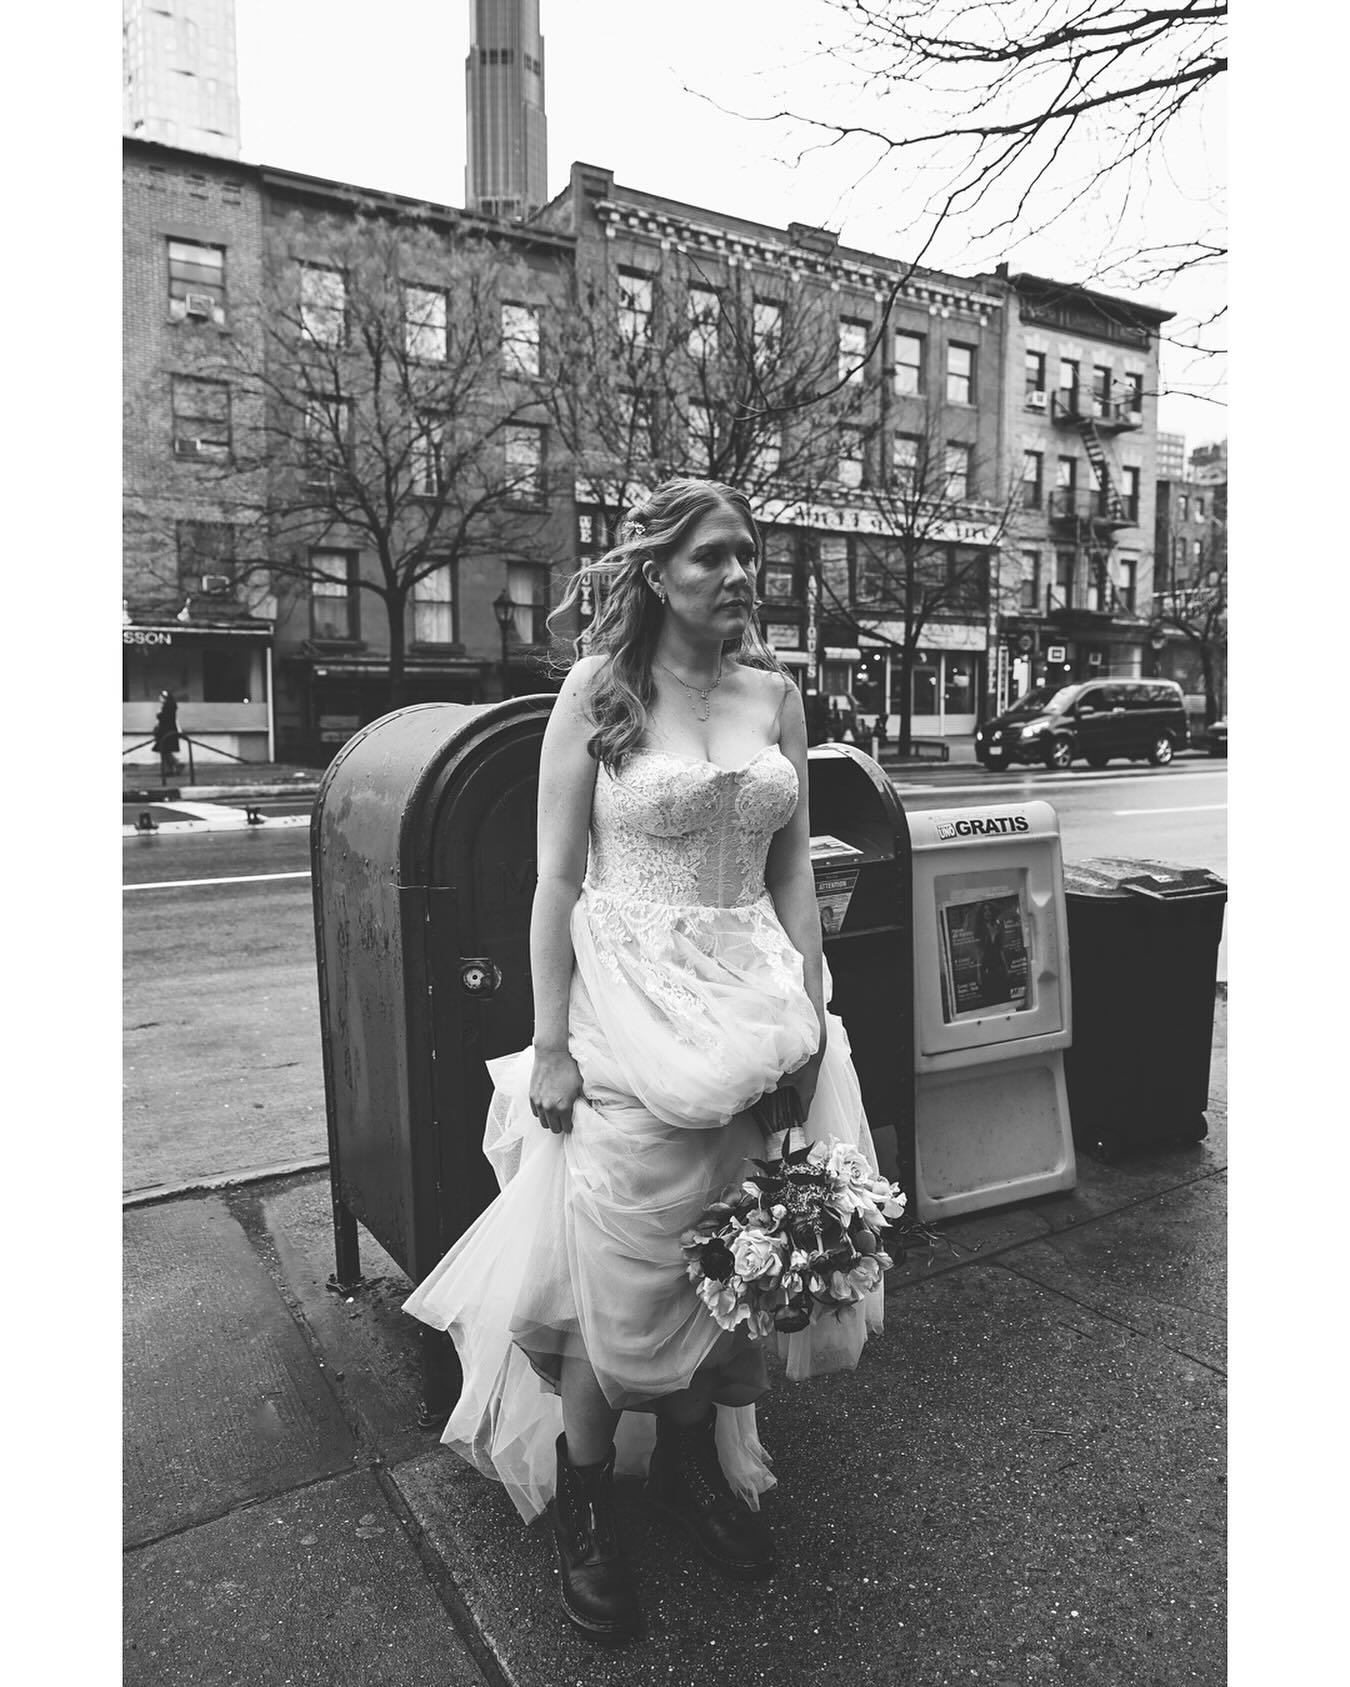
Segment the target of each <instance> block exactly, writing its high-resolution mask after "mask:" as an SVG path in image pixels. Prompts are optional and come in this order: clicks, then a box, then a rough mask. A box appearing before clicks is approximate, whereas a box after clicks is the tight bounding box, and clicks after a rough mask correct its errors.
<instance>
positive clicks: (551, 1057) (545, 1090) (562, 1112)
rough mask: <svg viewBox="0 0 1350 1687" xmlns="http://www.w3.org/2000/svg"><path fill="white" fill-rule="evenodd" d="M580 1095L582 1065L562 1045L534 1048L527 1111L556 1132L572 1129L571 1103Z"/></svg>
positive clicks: (547, 1128) (548, 1128)
mask: <svg viewBox="0 0 1350 1687" xmlns="http://www.w3.org/2000/svg"><path fill="white" fill-rule="evenodd" d="M580 1095H581V1068H580V1067H579V1066H578V1065H577V1063H576V1061H575V1060H573V1059H572V1056H571V1055H570V1054H569V1053H568V1051H567V1050H566V1049H564V1048H536V1049H535V1051H534V1070H533V1071H532V1072H531V1073H530V1112H531V1113H533V1114H534V1116H535V1118H536V1119H538V1121H539V1123H540V1124H541V1125H543V1126H544V1127H545V1129H546V1130H551V1131H552V1132H553V1133H554V1134H555V1135H556V1134H557V1133H558V1132H559V1131H570V1130H571V1128H572V1104H573V1103H574V1102H575V1101H577V1100H578V1099H579V1097H580Z"/></svg>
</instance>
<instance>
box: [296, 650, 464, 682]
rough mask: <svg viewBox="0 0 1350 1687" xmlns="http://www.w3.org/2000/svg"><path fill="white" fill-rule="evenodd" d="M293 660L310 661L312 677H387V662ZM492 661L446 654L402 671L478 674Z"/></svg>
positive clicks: (304, 657)
mask: <svg viewBox="0 0 1350 1687" xmlns="http://www.w3.org/2000/svg"><path fill="white" fill-rule="evenodd" d="M289 659H290V660H291V661H293V662H309V663H312V664H313V670H314V677H315V679H343V678H345V677H346V676H347V675H348V674H351V675H375V676H378V677H379V678H380V679H387V678H388V677H389V664H388V662H371V661H351V662H344V661H342V660H340V659H335V658H334V657H331V656H329V657H323V656H314V655H312V654H311V655H305V654H304V653H303V652H298V651H297V652H296V653H295V654H294V655H293V656H291V657H290V658H289ZM496 665H497V664H496V663H495V662H489V661H487V660H480V661H475V660H474V659H473V658H472V657H470V656H447V657H445V659H444V660H443V661H438V662H427V661H420V662H407V663H405V664H404V668H403V672H404V673H405V674H406V675H407V676H408V677H409V678H410V679H415V678H416V677H417V675H418V674H481V673H483V672H484V671H485V670H486V669H488V668H493V667H496Z"/></svg>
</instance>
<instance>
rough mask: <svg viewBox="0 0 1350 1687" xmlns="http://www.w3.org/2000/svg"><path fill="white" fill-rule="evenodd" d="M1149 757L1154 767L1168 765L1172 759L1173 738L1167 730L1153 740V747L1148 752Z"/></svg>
mask: <svg viewBox="0 0 1350 1687" xmlns="http://www.w3.org/2000/svg"><path fill="white" fill-rule="evenodd" d="M1148 759H1149V760H1150V761H1151V762H1152V763H1153V765H1154V767H1166V766H1167V764H1168V762H1170V761H1171V759H1172V740H1171V737H1170V736H1169V735H1168V734H1167V733H1166V732H1160V733H1159V734H1158V736H1157V737H1156V738H1155V739H1154V740H1153V748H1152V749H1151V750H1150V751H1149V753H1148Z"/></svg>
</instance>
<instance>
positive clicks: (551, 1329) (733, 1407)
mask: <svg viewBox="0 0 1350 1687" xmlns="http://www.w3.org/2000/svg"><path fill="white" fill-rule="evenodd" d="M797 795H798V789H797V774H796V770H795V769H794V767H793V765H792V763H791V762H790V761H789V760H788V759H787V758H786V757H785V756H784V755H783V754H782V752H781V751H780V750H779V749H778V748H777V746H775V745H770V746H768V747H767V748H765V749H764V750H761V751H760V752H759V754H758V755H756V756H754V757H753V758H752V759H751V760H750V761H749V762H747V763H746V765H745V766H744V767H740V768H722V767H718V766H716V765H715V764H714V763H712V762H704V761H694V760H690V759H688V758H685V757H681V756H672V755H667V754H665V753H663V752H661V751H657V750H639V751H636V752H634V753H632V754H631V755H630V756H629V757H628V758H627V759H626V760H625V762H624V764H623V767H622V770H621V772H620V773H619V774H618V775H617V776H613V775H611V774H610V773H609V772H608V771H606V770H605V769H604V768H601V769H600V770H599V772H598V774H597V776H596V786H595V798H594V802H593V806H592V811H591V832H590V859H589V865H588V869H587V874H586V881H585V884H584V885H583V887H582V890H581V894H580V896H579V897H578V899H577V903H576V907H575V910H574V912H573V915H572V925H571V934H572V943H573V948H574V952H575V956H576V964H575V967H574V969H573V973H572V983H571V996H570V1008H569V1022H568V1023H569V1040H570V1045H571V1050H572V1054H573V1056H574V1058H575V1059H576V1062H577V1065H578V1067H579V1068H580V1070H581V1075H582V1079H583V1083H584V1096H585V1098H584V1099H583V1100H581V1101H579V1102H578V1103H577V1105H576V1106H575V1108H574V1109H573V1115H572V1118H573V1128H572V1130H571V1132H570V1133H565V1134H560V1135H555V1134H553V1133H552V1132H550V1131H547V1130H545V1129H544V1128H543V1127H542V1126H541V1125H540V1124H539V1123H538V1122H537V1120H536V1119H535V1118H534V1116H533V1115H532V1114H531V1112H530V1110H529V1100H528V1089H529V1080H530V1068H531V1062H532V1055H531V1053H530V1051H529V1050H528V1049H526V1050H523V1051H521V1052H520V1053H519V1054H512V1055H506V1056H503V1057H502V1058H501V1059H499V1060H494V1061H490V1062H489V1069H490V1071H491V1074H492V1078H493V1082H494V1084H495V1086H496V1093H495V1095H494V1097H493V1101H492V1105H491V1108H490V1111H489V1116H488V1120H487V1128H486V1132H485V1136H484V1142H483V1148H484V1152H485V1153H486V1154H487V1156H488V1158H489V1159H490V1160H491V1161H492V1164H493V1167H494V1169H495V1171H496V1173H497V1178H498V1181H499V1183H500V1184H501V1193H500V1194H499V1195H498V1196H497V1198H496V1199H495V1200H494V1201H493V1203H492V1205H491V1206H490V1207H488V1209H487V1211H486V1212H484V1213H483V1214H482V1215H481V1216H480V1217H479V1218H478V1219H477V1220H476V1222H475V1223H474V1224H473V1225H471V1226H470V1228H469V1229H468V1230H467V1231H466V1232H465V1234H464V1235H463V1236H462V1237H461V1238H460V1240H459V1241H458V1242H457V1243H456V1244H455V1246H454V1247H453V1248H452V1249H451V1250H450V1252H449V1253H448V1254H447V1255H446V1257H445V1258H444V1259H443V1260H442V1261H441V1263H440V1264H439V1265H438V1266H436V1268H435V1269H434V1270H433V1271H432V1272H431V1274H430V1275H429V1276H428V1277H427V1278H426V1279H425V1281H424V1282H422V1283H421V1284H420V1285H419V1286H418V1288H417V1289H416V1291H415V1292H414V1293H413V1295H412V1296H411V1297H410V1298H409V1299H408V1300H407V1301H406V1302H405V1303H404V1309H405V1310H406V1311H408V1312H410V1313H412V1314H413V1315H414V1316H415V1317H417V1318H419V1319H421V1320H422V1321H423V1322H424V1323H427V1324H430V1325H433V1326H434V1327H435V1328H437V1329H441V1330H448V1331H449V1332H450V1334H451V1336H452V1337H453V1339H454V1342H455V1345H456V1348H457V1350H458V1353H459V1358H460V1363H461V1367H462V1370H463V1376H464V1382H463V1389H462V1392H461V1394H460V1398H459V1402H458V1404H457V1405H456V1407H455V1410H454V1413H453V1415H452V1416H451V1418H450V1421H449V1423H448V1425H447V1426H446V1429H445V1434H444V1436H443V1439H444V1441H445V1442H446V1444H447V1445H448V1446H450V1447H453V1448H454V1449H455V1451H456V1452H458V1453H460V1454H462V1455H463V1456H464V1457H465V1458H467V1459H469V1460H470V1461H471V1462H472V1463H473V1464H474V1465H476V1466H477V1467H478V1469H480V1470H481V1471H483V1472H484V1474H486V1475H489V1476H494V1477H496V1478H498V1479H499V1480H500V1481H502V1482H503V1483H504V1484H505V1485H506V1487H507V1489H508V1491H509V1492H510V1494H511V1497H512V1499H513V1500H514V1501H515V1503H516V1506H517V1508H518V1509H519V1511H520V1513H521V1515H522V1516H523V1517H525V1518H526V1519H527V1520H528V1519H529V1518H531V1517H534V1516H535V1515H537V1514H538V1513H539V1512H540V1511H541V1510H542V1509H543V1507H544V1505H545V1504H546V1503H547V1501H548V1500H549V1498H550V1497H551V1495H552V1492H553V1482H554V1442H555V1440H556V1438H557V1436H558V1434H559V1432H560V1431H561V1428H562V1409H561V1402H560V1400H559V1398H558V1395H557V1392H556V1386H555V1383H556V1378H557V1375H558V1372H559V1368H560V1363H561V1359H562V1357H563V1356H564V1355H566V1354H567V1353H569V1352H580V1351H583V1350H584V1352H585V1354H586V1356H587V1357H588V1358H589V1360H590V1363H591V1365H592V1367H593V1369H594V1371H595V1373H596V1376H597V1378H598V1379H599V1381H600V1384H601V1387H602V1388H603V1390H604V1392H605V1395H606V1397H607V1399H608V1400H609V1401H610V1402H611V1404H613V1405H615V1406H619V1407H623V1408H625V1411H624V1414H623V1416H622V1417H621V1419H620V1420H619V1429H618V1433H617V1435H616V1438H615V1447H616V1453H617V1458H616V1471H617V1473H618V1474H619V1475H621V1476H622V1475H625V1474H641V1473H643V1472H644V1471H645V1468H646V1462H647V1455H648V1453H649V1452H650V1450H651V1446H652V1443H653V1440H654V1420H653V1417H652V1408H653V1406H654V1404H655V1402H656V1401H657V1400H658V1399H659V1398H660V1397H661V1396H662V1395H664V1394H669V1393H672V1392H674V1391H676V1390H678V1389H681V1388H685V1387H687V1386H688V1385H689V1383H690V1381H691V1379H692V1377H693V1375H694V1373H695V1371H699V1372H700V1373H702V1374H703V1375H705V1376H708V1377H710V1378H711V1379H712V1381H713V1384H714V1387H713V1398H714V1399H715V1400H716V1401H717V1403H718V1406H719V1410H718V1414H717V1419H718V1426H717V1433H718V1449H719V1452H720V1455H721V1459H722V1465H723V1468H724V1469H725V1471H726V1473H727V1476H728V1478H729V1479H730V1481H731V1482H732V1483H733V1485H734V1486H735V1487H736V1488H737V1489H738V1490H739V1491H740V1492H741V1493H743V1494H744V1495H745V1497H746V1498H747V1499H748V1500H749V1501H750V1503H751V1504H753V1505H757V1504H758V1495H759V1494H760V1493H761V1492H763V1491H764V1490H765V1489H766V1488H769V1487H772V1486H773V1483H774V1478H773V1475H772V1474H771V1472H770V1469H769V1460H768V1455H767V1454H766V1453H765V1451H764V1449H763V1448H762V1447H761V1446H760V1444H759V1441H758V1438H757V1435H756V1426H755V1408H754V1401H755V1399H756V1398H757V1397H758V1396H759V1395H760V1394H762V1393H763V1392H764V1391H765V1389H766V1388H767V1386H768V1375H767V1371H766V1368H765V1363H764V1346H765V1343H764V1342H763V1341H762V1340H761V1341H751V1340H750V1339H749V1337H748V1336H747V1335H746V1333H745V1331H744V1329H743V1328H742V1329H740V1330H737V1331H735V1332H734V1333H732V1332H727V1331H723V1330H722V1329H720V1328H719V1327H718V1326H717V1325H716V1324H715V1323H714V1322H713V1320H712V1318H711V1317H710V1316H709V1314H708V1313H707V1311H706V1310H705V1309H704V1307H703V1306H702V1304H701V1303H700V1302H699V1300H698V1299H697V1298H696V1296H695V1294H694V1291H693V1288H692V1286H691V1284H690V1283H689V1281H688V1278H687V1277H686V1274H685V1261H684V1257H683V1255H682V1254H681V1252H680V1236H681V1233H682V1232H683V1231H685V1230H687V1229H688V1228H689V1227H690V1226H691V1225H692V1224H694V1223H695V1222H696V1221H697V1220H698V1219H699V1218H700V1217H701V1216H702V1214H703V1212H704V1211H705V1210H706V1208H707V1207H708V1205H709V1204H710V1203H711V1202H713V1201H715V1200H716V1199H717V1198H718V1196H719V1195H720V1194H721V1193H722V1192H723V1190H724V1189H725V1188H726V1186H727V1185H728V1184H729V1183H733V1182H735V1181H737V1180H738V1179H739V1178H740V1177H741V1176H742V1175H746V1171H745V1162H746V1160H747V1159H748V1158H751V1157H755V1156H762V1155H763V1154H764V1151H765V1149H764V1139H763V1136H762V1135H761V1132H760V1129H759V1127H758V1125H757V1124H756V1123H755V1121H754V1120H753V1119H751V1118H750V1117H749V1116H748V1115H747V1114H746V1113H745V1109H746V1108H748V1107H749V1106H750V1105H751V1104H752V1103H753V1102H755V1101H756V1100H757V1099H758V1098H759V1097H760V1096H761V1095H763V1094H764V1093H765V1092H766V1091H770V1090H773V1089H775V1088H776V1087H777V1085H778V1083H779V1081H780V1079H781V1078H782V1077H783V1075H784V1074H786V1073H789V1072H792V1071H794V1070H795V1069H796V1068H797V1067H799V1066H801V1065H802V1064H803V1063H804V1062H805V1061H806V1060H807V1059H809V1058H810V1055H811V1053H812V1051H813V1050H814V1049H815V1047H816V1042H817V1024H816V1015H815V1011H814V1009H813V1008H812V1006H811V1002H810V999H809V998H808V996H807V994H806V991H805V989H804V988H803V984H802V960H801V956H800V955H799V954H798V952H797V950H796V949H795V948H794V947H793V946H792V944H791V942H790V941H789V939H788V937H787V934H786V933H785V931H784V930H783V927H782V925H781V924H780V923H779V920H778V916H777V914H776V912H775V910H774V906H773V903H772V901H771V900H770V898H769V896H768V894H767V892H766V890H765V888H764V865H765V860H766V857H767V854H768V849H769V844H770V842H771V840H772V838H773V835H774V833H775V832H776V831H777V830H778V828H779V827H780V826H782V825H783V824H784V822H785V821H786V820H787V819H788V818H789V817H790V816H791V814H792V812H793V809H794V807H795V805H796V802H797ZM828 997H829V976H828V972H827V974H826V999H827V1000H828ZM826 1017H827V1027H828V1035H827V1042H826V1051H825V1057H824V1060H823V1062H822V1066H821V1072H820V1080H819V1085H818V1087H817V1089H816V1093H815V1099H814V1101H813V1103H812V1106H811V1112H810V1116H809V1118H808V1119H807V1121H806V1135H807V1137H808V1139H811V1140H814V1139H816V1138H818V1137H822V1136H835V1137H838V1138H840V1139H842V1140H844V1141H847V1142H850V1143H853V1144H856V1145H857V1146H859V1147H860V1148H861V1150H862V1152H863V1153H864V1155H865V1156H866V1157H867V1159H868V1161H869V1162H870V1163H871V1164H872V1165H873V1166H874V1167H875V1164H876V1156H875V1152H874V1150H873V1147H872V1138H871V1133H870V1131H869V1129H868V1126H867V1120H866V1117H865V1115H864V1113H863V1107H862V1098H861V1095H860V1093H859V1089H858V1081H857V1077H856V1075H855V1074H854V1071H853V1066H852V1062H851V1060H850V1058H849V1044H848V1038H847V1035H846V1033H845V1031H844V1027H843V1024H842V1022H841V1021H840V1020H839V1019H838V1018H837V1017H836V1016H835V1015H833V1014H827V1016H826ZM881 1322H882V1293H881V1290H880V1289H879V1288H878V1289H876V1290H874V1291H872V1292H871V1293H870V1294H869V1295H868V1296H867V1297H866V1298H865V1299H864V1300H863V1301H862V1302H860V1303H858V1304H857V1305H855V1306H852V1307H850V1308H848V1309H847V1310H846V1311H845V1312H844V1314H843V1315H842V1316H840V1317H835V1316H828V1317H826V1318H825V1319H823V1320H822V1321H821V1322H820V1323H817V1324H813V1325H811V1326H810V1327H809V1328H808V1329H806V1330H803V1331H801V1332H800V1333H799V1334H795V1335H790V1336H778V1337H776V1338H774V1339H775V1340H776V1342H777V1343H778V1345H779V1349H780V1351H781V1352H782V1354H783V1356H784V1358H785V1361H786V1369H787V1374H788V1376H789V1377H790V1378H793V1379H794V1380H795V1379H800V1378H802V1377H806V1376H812V1375H816V1374H819V1373H821V1372H825V1371H832V1370H839V1369H843V1368H847V1367H850V1366H853V1365H856V1363H857V1360H858V1355H859V1353H860V1352H861V1350H862V1346H863V1342H864V1340H865V1338H866V1335H867V1333H868V1332H869V1331H875V1330H879V1329H880V1328H881Z"/></svg>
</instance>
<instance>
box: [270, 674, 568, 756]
mask: <svg viewBox="0 0 1350 1687" xmlns="http://www.w3.org/2000/svg"><path fill="white" fill-rule="evenodd" d="M284 660H285V665H286V670H287V674H288V677H289V679H290V680H291V682H292V685H293V688H294V690H295V691H296V692H297V693H298V694H299V696H300V697H301V698H302V699H303V704H304V709H303V718H302V719H301V720H300V721H299V722H297V723H296V725H295V727H294V728H290V727H288V729H287V731H286V732H285V734H284V736H285V738H286V740H287V742H286V743H283V746H282V748H283V752H284V754H285V755H286V756H287V757H288V759H294V760H303V761H307V762H312V763H313V764H314V765H316V766H322V765H323V764H324V763H325V762H328V761H331V760H332V758H333V756H334V755H335V754H336V753H337V751H338V750H339V749H340V748H341V747H342V745H344V744H345V743H346V742H347V740H348V739H349V738H350V737H352V736H353V734H354V733H357V732H359V731H360V729H361V728H362V727H363V726H368V725H369V724H370V722H371V721H373V720H378V719H379V718H380V716H381V715H387V714H388V713H389V712H390V708H391V704H390V701H389V665H388V663H387V662H382V661H379V660H372V659H370V658H359V657H351V658H343V657H339V656H329V657H315V656H314V655H312V654H309V653H305V652H298V653H297V654H295V655H294V656H288V657H286V658H285V659H284ZM492 666H493V665H492V664H490V663H486V662H483V661H481V660H478V659H475V658H472V657H467V656H464V657H453V656H450V657H444V658H439V659H437V660H435V661H427V660H420V659H418V658H416V657H414V658H411V659H410V660H409V662H408V666H407V668H406V670H405V677H404V695H403V705H404V706H405V707H406V706H407V705H408V704H412V703H482V702H486V701H487V700H488V695H489V690H488V688H489V686H490V684H492V683H496V675H495V674H492V673H491V672H490V670H491V668H492ZM523 689H533V690H537V691H542V690H547V689H548V687H547V686H544V685H542V684H537V685H532V686H528V687H524V688H523ZM496 694H497V693H496V692H495V691H494V692H492V695H493V696H495V695H496Z"/></svg>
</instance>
